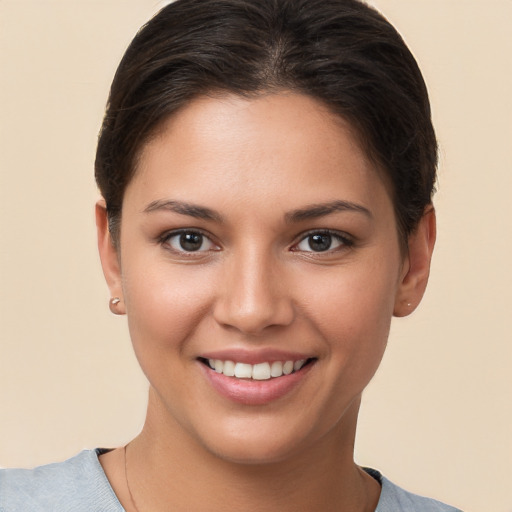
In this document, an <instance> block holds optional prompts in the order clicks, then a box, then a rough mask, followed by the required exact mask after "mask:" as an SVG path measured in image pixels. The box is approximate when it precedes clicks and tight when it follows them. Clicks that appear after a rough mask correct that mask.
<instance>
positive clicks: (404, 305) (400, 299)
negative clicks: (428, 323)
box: [393, 205, 436, 316]
mask: <svg viewBox="0 0 512 512" xmlns="http://www.w3.org/2000/svg"><path fill="white" fill-rule="evenodd" d="M435 241H436V213H435V210H434V207H433V206H432V205H429V206H427V208H426V209H425V212H424V214H423V217H422V218H421V220H420V222H419V224H418V227H417V228H416V230H415V231H414V232H413V233H411V234H410V235H409V239H408V241H407V248H408V251H407V256H406V258H405V261H404V269H403V272H402V275H401V276H400V283H399V287H398V292H397V295H396V300H395V308H394V310H393V315H394V316H407V315H409V314H410V313H412V312H413V311H414V310H415V309H416V308H417V307H418V304H419V303H420V302H421V299H422V297H423V294H424V293H425V289H426V287H427V282H428V276H429V274H430V261H431V259H432V252H433V250H434V244H435Z"/></svg>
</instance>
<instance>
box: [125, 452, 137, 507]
mask: <svg viewBox="0 0 512 512" xmlns="http://www.w3.org/2000/svg"><path fill="white" fill-rule="evenodd" d="M128 444H130V443H128ZM128 444H125V445H124V478H125V480H126V487H127V488H128V494H129V495H130V501H131V502H132V506H133V508H134V510H135V512H139V509H138V508H137V505H135V500H134V499H133V495H132V490H131V489H130V484H129V482H128V463H127V462H126V448H127V447H128Z"/></svg>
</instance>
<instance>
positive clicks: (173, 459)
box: [96, 92, 435, 512]
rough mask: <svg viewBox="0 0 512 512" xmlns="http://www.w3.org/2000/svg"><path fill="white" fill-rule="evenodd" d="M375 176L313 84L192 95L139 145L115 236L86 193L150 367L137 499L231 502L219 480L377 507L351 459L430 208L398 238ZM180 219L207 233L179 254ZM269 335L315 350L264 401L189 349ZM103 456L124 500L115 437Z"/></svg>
mask: <svg viewBox="0 0 512 512" xmlns="http://www.w3.org/2000/svg"><path fill="white" fill-rule="evenodd" d="M382 176H383V174H382V173H380V172H378V170H377V169H375V168H374V166H373V164H371V162H370V161H369V160H368V159H367V158H366V156H365V154H364V152H363V151H362V150H361V147H360V145H359V144H358V142H357V138H356V137H355V136H354V134H353V133H352V130H351V129H350V126H349V125H348V124H347V123H345V122H344V121H343V120H341V119H340V118H339V117H336V116H334V115H333V114H331V113H329V112H328V110H327V109H326V108H325V107H324V106H323V105H322V104H321V103H319V102H318V101H316V100H315V99H312V98H310V97H308V96H304V95H299V94H294V93H285V92H283V93H280V94H268V95H262V96H259V97H257V98H254V99H242V98H239V97H236V96H230V95H227V96H224V97H217V98H212V97H208V98H207V97H203V98H199V99H196V100H194V101H193V102H192V103H191V104H189V105H188V106H186V107H185V108H183V109H182V110H181V111H180V112H179V113H177V114H176V115H174V116H173V117H172V118H171V119H170V120H168V121H167V122H166V123H165V125H164V126H162V128H161V130H160V131H159V133H158V135H157V136H156V137H155V138H153V139H152V140H151V141H150V142H149V143H148V144H147V145H146V146H145V147H144V149H143V151H142V154H141V158H140V161H139V164H138V168H137V171H136V174H135V176H134V178H133V180H132V181H131V182H130V184H129V185H128V187H127V189H126V192H125V197H124V201H123V211H122V219H121V234H120V241H119V244H118V245H117V246H116V245H114V244H112V241H111V239H110V235H109V233H108V229H107V221H106V212H105V208H104V204H103V203H102V202H100V203H98V205H97V208H96V214H97V224H98V242H99V249H100V255H101V259H102V265H103V269H104V273H105V277H106V280H107V283H108V285H109V288H110V292H111V295H112V296H113V297H120V298H121V302H120V303H119V304H118V305H117V306H113V311H114V312H116V313H118V314H124V313H126V314H127V316H128V322H129V328H130V334H131V338H132V342H133V346H134V349H135V353H136V355H137V358H138V360H139V362H140V364H141V367H142V369H143V371H144V372H145V374H146V376H147V378H148V380H149V382H150V393H149V403H148V412H147V419H146V423H145V425H144V428H143V431H142V433H141V434H140V435H139V436H138V437H137V438H136V439H135V440H134V441H132V443H130V445H129V448H128V459H127V461H128V466H127V467H128V471H129V473H128V475H129V481H130V488H131V490H132V493H133V495H134V499H135V502H136V503H137V508H138V510H139V512H143V511H144V510H152V511H159V510H168V509H169V508H170V506H171V505H172V507H173V510H179V511H180V510H183V511H184V510H211V511H215V510H221V509H222V510H225V508H226V499H227V496H226V494H227V493H224V492H219V489H230V491H229V501H230V502H235V503H237V508H240V509H243V510H249V511H251V510H266V511H272V510H279V511H280V512H282V511H283V510H294V511H297V510H324V511H330V510H333V511H334V510H337V511H339V510H351V511H359V510H361V511H362V510H368V511H370V510H374V509H375V507H376V505H377V501H378V497H379V492H380V487H379V485H378V484H377V482H376V481H375V480H373V479H372V478H371V477H369V476H368V475H366V473H364V472H362V471H361V470H360V469H359V468H358V467H357V466H356V465H355V463H354V461H353V444H354V437H355V430H356V423H357V414H358V410H359V403H360V398H361V393H362V391H363V390H364V388H365V387H366V385H367V384H368V382H369V381H370V379H371V378H372V376H373V375H374V373H375V371H376V369H377V367H378V365H379V363H380V361H381V358H382V355H383V353H384V349H385V346H386V342H387V338H388V333H389V326H390V321H391V317H392V316H393V314H394V315H396V316H405V315H406V314H409V313H410V312H411V311H412V310H413V309H414V308H415V307H416V306H417V304H418V303H419V302H420V300H421V297H422V295H423V292H424V290H425V286H426V283H427V279H428V273H429V265H430V258H431V254H432V250H433V246H434V240H435V216H434V212H433V209H432V208H431V207H429V208H428V209H427V210H426V212H425V215H424V216H423V218H422V220H421V222H420V224H419V226H418V229H417V230H416V231H415V233H414V234H413V235H412V236H411V237H410V238H409V240H408V251H407V254H404V253H403V251H401V250H400V244H399V240H398V235H397V229H396V219H395V216H394V211H393V205H392V201H391V198H390V193H389V186H388V185H387V184H386V183H385V181H384V180H383V178H382ZM170 201H172V203H169V202H170ZM334 202H338V203H336V204H337V205H339V204H340V203H339V202H343V204H344V205H345V206H346V205H347V204H348V205H349V206H350V208H343V209H339V208H338V209H334V210H333V209H332V205H333V204H334ZM178 203H179V204H182V203H187V204H193V205H195V206H199V207H201V208H207V209H208V210H209V211H210V212H211V213H212V215H211V216H210V217H211V218H198V217H197V216H196V214H195V213H194V214H193V213H192V211H191V210H190V208H189V209H188V210H186V211H185V210H184V209H183V208H181V212H177V211H175V210H176V208H174V206H175V205H176V204H178ZM169 204H171V205H172V206H173V207H172V208H170V207H169ZM318 205H329V206H330V207H331V208H330V209H329V208H325V207H324V208H323V209H318V208H316V209H315V208H313V206H315V207H316V206H318ZM196 212H197V210H196ZM305 212H308V214H306V213H305ZM203 217H204V216H203ZM176 230H189V231H190V230H193V231H195V232H200V233H202V234H203V235H204V238H203V242H202V245H201V248H200V250H198V251H188V252H187V251H185V250H184V249H183V248H182V246H180V238H179V236H177V235H176V234H175V233H176ZM326 230H329V232H330V233H331V234H332V235H331V236H332V237H331V240H332V244H331V246H330V248H329V249H328V250H325V251H315V250H313V249H316V248H317V246H315V245H313V249H312V247H311V245H310V241H311V238H308V237H309V236H310V235H311V234H312V233H313V234H315V233H316V234H319V233H324V235H325V232H326ZM276 347H277V348H278V349H280V350H286V351H291V352H293V353H300V354H305V355H306V356H307V357H308V358H313V363H312V364H310V365H309V368H308V369H307V372H305V373H304V376H303V377H302V378H301V380H300V382H299V383H298V385H296V386H295V387H294V388H293V389H292V390H291V391H290V392H288V393H287V394H285V395H284V396H282V397H280V398H278V399H276V400H271V401H269V402H268V403H265V404H261V405H246V404H243V403H237V402H234V401H232V400H230V399H228V398H226V397H225V396H223V395H221V394H219V393H218V392H217V391H216V390H215V389H214V388H213V387H212V385H211V383H210V381H209V380H208V378H206V377H205V374H206V372H208V371H210V370H208V369H206V367H205V365H204V364H203V363H202V362H201V361H200V360H199V359H198V358H199V357H204V354H206V353H208V352H210V351H216V350H221V351H222V350H226V349H237V350H244V351H248V352H254V353H258V351H261V350H267V349H268V350H272V349H275V348H276ZM101 463H102V465H103V467H104V469H105V472H106V474H107V476H108V478H109V480H110V481H111V484H112V486H113V488H114V490H115V491H116V493H117V495H118V497H119V499H120V501H121V503H122V504H123V506H125V508H126V509H127V510H131V509H133V507H132V504H131V500H130V498H129V493H128V490H127V487H126V479H125V475H124V464H125V459H124V454H123V452H122V451H121V450H114V451H112V452H110V453H108V454H106V455H103V456H102V458H101ZM233 500H236V501H233Z"/></svg>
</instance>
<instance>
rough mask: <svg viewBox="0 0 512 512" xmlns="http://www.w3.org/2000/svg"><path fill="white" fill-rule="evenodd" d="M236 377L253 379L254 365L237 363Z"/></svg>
mask: <svg viewBox="0 0 512 512" xmlns="http://www.w3.org/2000/svg"><path fill="white" fill-rule="evenodd" d="M235 377H238V378H239V379H252V364H245V363H236V364H235Z"/></svg>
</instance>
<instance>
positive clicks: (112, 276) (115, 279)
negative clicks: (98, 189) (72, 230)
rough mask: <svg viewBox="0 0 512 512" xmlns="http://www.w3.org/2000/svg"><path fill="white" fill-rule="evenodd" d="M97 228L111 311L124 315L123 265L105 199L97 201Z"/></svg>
mask: <svg viewBox="0 0 512 512" xmlns="http://www.w3.org/2000/svg"><path fill="white" fill-rule="evenodd" d="M96 229H97V234H98V250H99V253H100V259H101V266H102V268H103V275H104V276H105V280H106V281H107V285H108V288H109V290H110V296H111V299H110V311H112V313H114V314H116V315H124V314H125V313H126V308H125V304H124V300H123V288H122V279H121V265H120V261H119V255H118V251H117V247H116V245H115V244H114V241H113V240H112V236H111V234H110V231H109V229H108V216H107V206H106V203H105V200H104V199H100V200H99V201H98V202H97V203H96ZM117 299H119V300H117Z"/></svg>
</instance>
